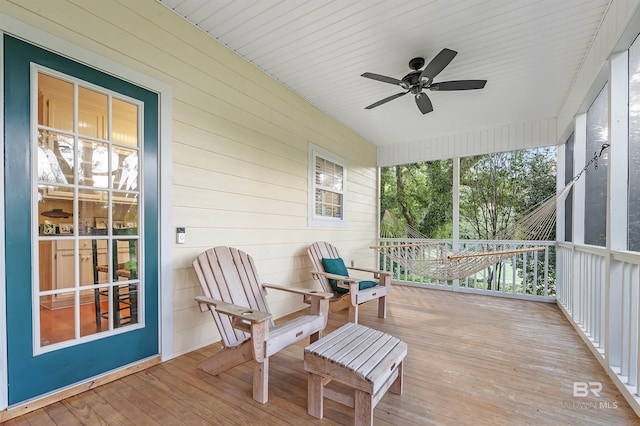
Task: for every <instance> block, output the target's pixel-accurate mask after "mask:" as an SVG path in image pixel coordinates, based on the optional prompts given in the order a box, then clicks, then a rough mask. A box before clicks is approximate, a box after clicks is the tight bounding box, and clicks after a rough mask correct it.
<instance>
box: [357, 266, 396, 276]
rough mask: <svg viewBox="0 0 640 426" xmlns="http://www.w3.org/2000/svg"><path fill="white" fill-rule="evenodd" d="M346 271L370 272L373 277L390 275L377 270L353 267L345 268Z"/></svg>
mask: <svg viewBox="0 0 640 426" xmlns="http://www.w3.org/2000/svg"><path fill="white" fill-rule="evenodd" d="M347 269H351V270H353V271H361V272H370V273H372V274H374V275H391V272H387V271H381V270H379V269H367V268H356V267H355V266H347Z"/></svg>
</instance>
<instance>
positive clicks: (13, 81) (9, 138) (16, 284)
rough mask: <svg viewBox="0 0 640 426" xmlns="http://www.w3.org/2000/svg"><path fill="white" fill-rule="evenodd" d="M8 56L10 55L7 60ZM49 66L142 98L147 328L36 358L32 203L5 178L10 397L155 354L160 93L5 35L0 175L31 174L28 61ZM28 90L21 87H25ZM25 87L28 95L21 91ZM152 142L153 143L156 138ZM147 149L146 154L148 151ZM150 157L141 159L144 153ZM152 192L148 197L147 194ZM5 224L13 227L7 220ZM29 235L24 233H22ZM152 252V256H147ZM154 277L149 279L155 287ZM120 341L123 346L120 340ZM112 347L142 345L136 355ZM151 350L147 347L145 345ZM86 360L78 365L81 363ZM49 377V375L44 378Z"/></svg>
mask: <svg viewBox="0 0 640 426" xmlns="http://www.w3.org/2000/svg"><path fill="white" fill-rule="evenodd" d="M9 58H10V59H9ZM31 61H33V62H36V63H39V64H41V65H44V66H46V67H48V68H51V69H55V70H57V71H60V72H62V73H65V74H68V75H71V76H73V77H77V78H80V79H82V80H87V81H98V82H99V84H100V85H101V86H103V87H107V88H109V89H111V90H114V91H117V92H120V93H123V94H125V95H127V96H131V97H133V98H138V99H141V100H142V101H143V102H144V104H145V108H144V114H145V117H144V120H145V123H146V124H149V126H148V128H145V167H144V176H143V177H142V178H143V179H144V182H145V183H144V185H145V188H146V189H147V193H146V194H145V200H144V207H145V208H144V215H145V224H146V227H145V235H144V239H145V258H146V268H145V274H146V276H145V283H146V284H145V298H146V302H145V304H146V306H147V309H146V310H145V315H146V317H145V328H143V329H139V330H134V331H132V332H128V333H123V334H120V335H117V336H110V337H107V338H105V339H100V340H96V341H93V342H87V343H83V344H80V345H77V346H73V347H71V348H66V349H61V350H59V351H55V352H48V353H45V354H42V355H38V356H37V357H34V356H33V355H32V354H33V347H32V331H31V318H32V315H31V311H32V307H31V274H32V268H31V222H30V219H28V218H26V217H25V214H24V212H25V211H30V207H31V186H30V185H31V183H30V179H22V180H20V179H11V180H12V181H11V182H8V181H7V179H5V188H4V192H5V193H4V196H5V200H4V201H5V208H4V213H5V229H4V231H5V241H4V243H5V253H6V259H5V262H6V264H7V265H12V266H11V268H10V269H7V270H6V271H5V272H6V273H5V276H6V313H7V319H6V329H7V330H6V331H7V364H8V369H7V371H8V385H9V391H8V403H9V404H16V403H18V402H20V401H25V400H27V399H30V398H33V397H35V396H38V395H41V394H44V393H47V392H50V391H54V390H56V389H59V388H61V387H64V386H68V385H71V384H74V383H78V382H81V381H83V380H85V379H87V378H89V377H94V376H96V375H99V374H102V373H104V372H106V371H110V370H113V369H117V368H119V367H122V366H124V365H127V364H130V363H133V362H136V361H138V360H140V359H144V358H146V357H149V356H153V355H156V354H158V353H159V333H158V330H159V323H158V312H157V308H158V305H159V304H158V300H159V295H158V282H159V275H158V271H159V262H158V252H159V250H158V238H159V226H158V225H157V224H159V213H158V211H159V198H158V196H159V194H158V193H159V191H158V190H157V189H155V190H154V189H153V188H158V178H159V145H158V138H159V132H158V126H157V125H154V124H153V123H156V124H157V122H158V116H159V113H158V108H159V105H158V94H157V93H153V92H150V91H147V90H144V89H141V88H140V87H137V86H134V85H132V84H130V83H127V82H125V81H122V80H119V79H117V78H115V77H112V76H110V75H108V74H105V73H102V72H100V71H97V70H95V69H93V68H90V67H87V66H85V65H82V64H79V63H77V62H74V61H71V60H69V59H66V58H63V57H60V56H58V55H55V54H53V53H51V52H49V51H46V50H43V49H40V48H38V47H35V46H33V45H31V44H28V43H25V42H22V41H20V40H17V39H15V38H13V37H9V36H5V37H4V62H5V67H4V68H5V73H4V98H5V103H4V104H5V111H4V121H3V122H4V132H5V134H4V136H5V138H4V141H6V142H5V143H4V148H5V160H6V159H11V161H5V162H4V163H3V164H4V169H5V170H4V174H5V176H8V177H10V178H11V177H13V176H30V172H31V166H30V158H31V157H30V153H29V147H30V123H29V118H30V96H29V64H30V62H31ZM25 88H26V92H25ZM25 93H26V96H25ZM153 141H155V142H153ZM147 150H148V152H147ZM147 153H148V155H149V157H146V155H147ZM147 197H149V198H147ZM9 224H10V226H9ZM26 236H28V237H26ZM151 254H152V255H151ZM152 283H153V285H152ZM121 345H125V346H121ZM114 347H133V348H137V349H139V350H138V351H136V352H135V353H134V354H131V353H129V352H126V351H117V352H116V355H115V356H114V351H113V350H112V348H114ZM149 348H151V349H149ZM81 361H82V362H83V364H79V363H80V362H81ZM43 378H46V380H43Z"/></svg>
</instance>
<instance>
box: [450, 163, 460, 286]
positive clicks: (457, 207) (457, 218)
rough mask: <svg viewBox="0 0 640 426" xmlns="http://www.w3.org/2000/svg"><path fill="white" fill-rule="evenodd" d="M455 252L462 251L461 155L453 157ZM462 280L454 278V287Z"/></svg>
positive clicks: (453, 236)
mask: <svg viewBox="0 0 640 426" xmlns="http://www.w3.org/2000/svg"><path fill="white" fill-rule="evenodd" d="M452 194H453V235H452V236H451V237H452V238H453V252H454V253H457V252H459V251H460V157H456V158H454V159H453V191H452ZM459 284H460V280H458V279H455V280H453V289H454V291H456V290H457V289H458V287H459Z"/></svg>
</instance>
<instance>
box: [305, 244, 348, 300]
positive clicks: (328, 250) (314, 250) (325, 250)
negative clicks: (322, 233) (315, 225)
mask: <svg viewBox="0 0 640 426" xmlns="http://www.w3.org/2000/svg"><path fill="white" fill-rule="evenodd" d="M307 254H308V255H309V258H310V259H311V263H312V264H313V270H314V271H324V266H323V265H322V259H323V258H325V259H337V258H339V257H340V254H339V253H338V249H337V248H335V247H334V246H333V245H331V244H329V243H327V242H324V241H316V242H315V243H313V244H311V245H310V246H309V248H308V249H307ZM313 278H315V279H316V280H318V281H320V284H321V285H322V289H323V290H324V291H326V292H327V293H335V292H334V290H333V287H332V286H331V283H330V282H329V280H328V279H327V277H325V276H324V275H315V274H314V275H313Z"/></svg>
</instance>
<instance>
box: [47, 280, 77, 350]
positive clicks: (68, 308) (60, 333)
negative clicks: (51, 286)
mask: <svg viewBox="0 0 640 426" xmlns="http://www.w3.org/2000/svg"><path fill="white" fill-rule="evenodd" d="M75 306H76V305H75V300H74V292H72V291H68V292H64V293H57V294H53V295H46V296H40V345H41V346H48V345H52V344H54V343H60V342H64V341H67V340H73V338H74V337H75V329H74V319H73V313H74V308H75Z"/></svg>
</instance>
